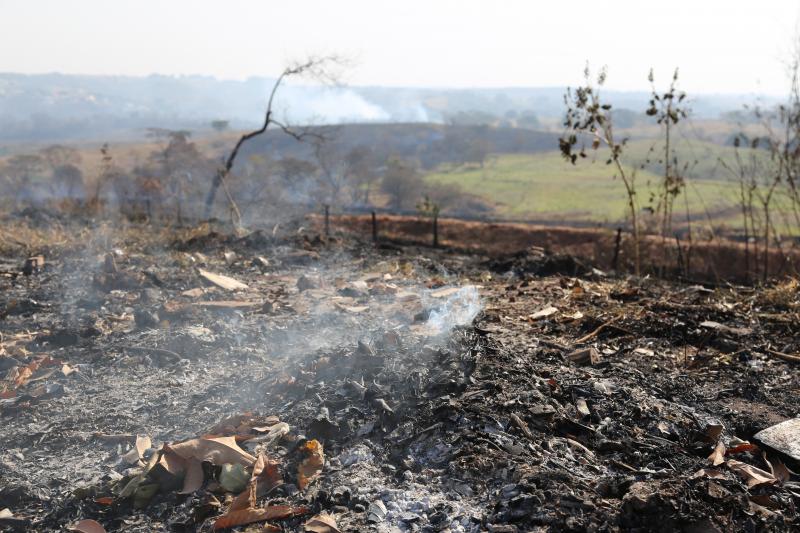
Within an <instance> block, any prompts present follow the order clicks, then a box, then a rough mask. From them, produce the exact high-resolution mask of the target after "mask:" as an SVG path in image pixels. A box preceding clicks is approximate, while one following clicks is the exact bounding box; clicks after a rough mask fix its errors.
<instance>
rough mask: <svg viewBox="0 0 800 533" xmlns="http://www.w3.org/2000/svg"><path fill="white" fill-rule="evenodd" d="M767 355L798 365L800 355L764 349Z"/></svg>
mask: <svg viewBox="0 0 800 533" xmlns="http://www.w3.org/2000/svg"><path fill="white" fill-rule="evenodd" d="M764 350H765V351H766V352H767V353H768V354H770V355H773V356H775V357H777V358H778V359H781V360H782V361H786V362H788V363H800V354H798V355H792V354H788V353H783V352H778V351H776V350H770V349H769V348H765V349H764Z"/></svg>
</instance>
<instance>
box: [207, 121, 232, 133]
mask: <svg viewBox="0 0 800 533" xmlns="http://www.w3.org/2000/svg"><path fill="white" fill-rule="evenodd" d="M229 126H230V122H228V121H227V120H212V121H211V127H212V128H213V129H214V131H216V132H217V133H222V132H223V131H225V130H227V129H228V127H229Z"/></svg>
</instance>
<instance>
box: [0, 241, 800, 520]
mask: <svg viewBox="0 0 800 533" xmlns="http://www.w3.org/2000/svg"><path fill="white" fill-rule="evenodd" d="M147 233H148V230H147V228H146V227H144V228H140V231H139V232H138V233H135V232H134V233H128V234H124V235H120V236H119V237H118V238H117V240H115V241H114V242H113V244H112V245H111V247H110V248H109V249H108V250H97V249H94V250H91V251H87V250H86V249H80V247H60V248H59V247H58V246H55V245H53V246H51V247H48V248H47V250H46V260H47V263H46V266H45V268H44V269H43V271H41V272H38V273H34V274H32V275H30V276H23V275H17V272H18V271H19V265H20V264H21V263H22V261H23V260H24V259H25V255H24V252H23V251H22V250H18V251H14V250H13V249H7V250H6V251H5V252H4V256H3V257H0V261H1V262H2V264H3V270H4V271H5V272H6V273H5V274H4V276H3V277H2V278H0V283H1V284H2V291H0V316H2V319H0V326H1V329H2V332H3V337H4V340H6V341H7V340H8V339H10V338H14V336H15V335H17V336H18V335H19V334H22V333H26V332H30V333H31V336H30V338H28V339H25V341H24V343H22V346H24V348H25V349H27V350H28V351H29V352H30V354H32V355H31V357H32V356H33V354H49V355H51V356H52V357H54V358H57V359H60V360H62V361H64V362H65V363H68V364H69V365H71V366H72V367H73V368H76V369H78V371H77V372H75V373H73V374H71V375H70V376H66V377H65V376H62V375H60V374H58V375H54V376H50V377H48V378H46V379H43V380H39V381H35V382H31V383H28V384H27V385H25V386H23V387H22V388H21V389H20V390H19V391H18V392H19V396H18V397H17V398H15V399H13V400H9V401H3V403H2V404H0V442H2V443H3V444H2V448H1V449H0V509H2V508H5V507H8V508H9V509H11V510H12V512H14V514H15V516H16V517H23V518H25V519H26V520H28V521H29V522H28V525H27V529H28V530H31V531H57V530H62V529H63V528H64V527H66V526H68V525H70V524H71V523H74V522H75V521H76V520H78V519H83V518H93V519H96V520H98V521H100V522H101V523H102V524H103V525H104V526H105V527H106V529H107V530H109V531H114V530H124V531H157V530H165V531H166V530H179V531H195V530H198V531H206V530H209V529H210V525H211V524H212V523H213V518H214V517H213V516H212V517H210V518H207V519H203V517H202V516H200V514H198V512H197V509H198V508H200V507H201V506H202V505H203V503H204V502H207V501H208V496H207V495H205V494H204V491H203V490H202V489H201V490H200V491H198V492H197V493H195V494H191V495H183V496H182V495H178V494H176V492H175V491H162V492H160V493H158V494H156V496H155V497H154V498H153V499H152V500H151V501H150V502H149V504H148V505H147V506H146V507H145V508H143V509H135V508H133V507H132V505H131V504H130V502H127V501H122V502H115V503H113V504H112V505H110V506H109V505H101V504H99V503H96V500H97V499H98V498H99V497H102V496H104V495H110V494H111V493H110V492H109V487H110V486H111V484H112V482H114V481H115V480H118V479H119V478H120V473H121V474H123V475H124V474H125V466H124V465H121V464H120V460H119V457H120V455H121V454H122V453H124V452H125V451H127V449H129V447H130V444H131V441H130V440H128V441H125V440H124V436H125V435H135V434H146V435H149V436H150V437H152V439H153V446H154V447H160V445H161V443H165V442H167V443H168V442H175V441H179V440H183V439H188V438H193V437H197V436H200V435H203V434H204V433H205V432H206V431H207V430H208V428H210V427H212V426H213V425H214V424H216V423H218V422H219V421H220V420H223V419H225V418H227V417H230V416H233V415H237V414H240V413H243V412H246V411H252V412H256V413H259V414H262V415H274V416H277V417H279V418H280V420H281V421H283V422H287V423H288V424H289V425H290V426H291V432H290V433H289V434H288V435H287V436H286V437H285V438H284V439H283V440H282V441H280V442H279V443H277V444H276V445H275V446H274V447H273V448H272V449H270V450H269V452H270V455H271V456H273V457H275V458H277V459H278V460H279V461H281V462H282V463H283V464H284V466H285V470H284V476H285V480H286V483H285V484H284V485H283V486H282V487H280V488H279V490H277V491H274V492H273V493H271V494H270V495H269V496H268V498H266V501H269V502H270V503H290V504H293V505H297V504H307V505H309V506H310V507H311V510H312V512H319V511H327V512H331V513H333V514H334V515H335V516H336V519H337V521H338V524H339V528H340V529H341V530H343V531H367V530H378V531H390V530H392V529H391V528H392V527H396V528H400V530H412V531H413V530H417V531H448V530H453V531H459V530H467V531H486V530H488V531H529V530H537V529H542V530H554V531H561V530H573V531H584V530H597V531H617V530H626V531H627V530H630V531H637V530H638V531H675V530H685V531H717V530H719V531H731V530H741V531H761V530H775V531H789V530H796V528H797V512H796V510H795V506H796V505H797V503H798V502H799V501H800V497H799V496H798V495H800V486H798V484H797V483H796V481H797V477H795V476H793V477H792V479H791V481H790V482H788V483H785V484H783V485H782V486H762V487H756V488H752V489H748V488H747V486H746V484H745V483H744V481H743V480H741V479H740V478H739V477H737V476H736V475H735V474H734V473H732V472H730V471H728V470H726V469H725V467H724V465H723V466H722V467H720V469H719V470H720V471H721V472H723V474H724V475H723V476H721V477H720V478H718V479H709V478H708V477H705V476H697V477H694V476H693V474H695V473H696V472H698V471H699V470H701V469H702V468H707V467H709V466H710V465H709V461H708V459H707V458H708V456H709V454H710V453H711V451H712V449H713V447H714V444H713V442H712V441H710V440H709V439H708V438H707V435H706V428H707V426H708V425H709V424H712V425H713V424H722V425H724V430H723V438H724V439H729V438H732V437H738V438H741V439H751V438H752V436H753V435H754V434H755V433H756V432H757V431H759V430H761V429H763V428H765V427H768V426H770V425H772V424H774V423H777V422H780V421H782V420H785V419H787V418H790V417H793V416H795V415H796V414H797V410H798V407H797V405H798V404H797V392H798V390H800V386H799V385H800V380H798V375H797V368H796V365H795V366H794V367H793V366H792V364H791V363H787V362H783V361H781V360H777V359H775V358H772V357H771V356H769V355H768V354H766V353H765V352H764V351H763V350H762V349H761V347H763V346H765V345H766V344H767V342H770V343H771V345H772V346H775V347H778V349H781V348H783V349H784V350H787V351H791V350H792V349H794V351H797V348H798V343H797V340H796V336H797V329H798V325H797V324H798V321H797V315H796V308H794V309H795V311H794V314H793V313H792V309H790V308H787V307H786V305H787V304H785V302H784V303H781V302H773V301H771V300H769V301H765V299H764V298H763V294H765V291H766V289H765V290H760V289H749V288H737V287H729V288H724V289H719V288H718V289H715V290H709V289H706V288H703V287H698V286H689V285H678V284H674V283H669V282H661V281H657V280H652V279H642V280H636V279H633V278H623V277H614V276H610V275H607V274H603V273H601V272H598V271H596V270H594V271H593V270H592V269H590V268H589V267H586V266H585V265H583V264H581V263H579V262H577V261H574V260H571V259H570V258H565V257H553V256H549V255H547V254H545V253H543V252H541V251H532V252H531V253H529V254H516V255H514V256H509V257H501V258H497V257H495V258H488V257H484V256H480V255H476V254H471V255H465V254H463V253H461V252H456V251H452V250H447V249H431V248H425V247H415V246H410V245H391V244H385V245H384V246H377V247H374V246H372V245H371V244H366V243H364V242H362V241H360V240H359V239H358V238H356V237H353V236H347V235H337V236H336V237H335V238H333V239H330V240H325V239H321V238H319V237H315V238H309V237H307V236H303V235H301V234H298V233H295V232H288V231H286V232H279V234H278V235H272V234H271V233H270V232H261V231H257V232H254V233H252V234H250V235H248V236H246V237H244V238H237V237H233V236H228V235H223V234H219V233H214V232H206V233H201V234H199V236H195V237H192V238H189V239H185V238H184V239H174V240H169V239H160V240H158V241H157V242H156V241H154V240H153V239H149V238H147V237H142V236H146V235H147ZM126 235H127V236H126ZM137 235H138V237H137ZM113 248H119V249H120V250H121V251H122V253H121V254H118V255H117V257H116V260H115V262H116V265H117V269H118V272H117V273H116V274H113V275H109V274H108V273H107V272H106V271H105V270H106V267H105V266H104V262H103V257H102V253H103V252H106V251H112V250H113ZM225 251H233V252H234V253H235V254H236V260H235V261H234V262H232V263H231V264H228V263H226V261H225V259H224V258H223V252H225ZM197 252H200V253H201V254H203V255H204V256H205V257H206V258H207V263H206V264H205V265H203V266H204V268H206V269H208V270H210V271H212V272H217V273H221V274H225V275H229V276H232V277H235V278H236V279H238V280H241V281H243V282H245V283H248V284H249V285H250V287H251V291H250V292H249V293H248V295H249V296H248V297H249V298H251V299H257V300H258V301H259V303H260V302H269V304H268V305H266V306H263V307H256V308H252V309H245V310H242V309H234V310H230V309H228V310H214V309H207V308H202V307H191V306H189V305H188V303H189V301H190V299H189V298H187V297H182V296H181V292H182V291H184V290H186V289H191V288H195V287H200V286H208V284H203V283H202V280H201V279H200V278H199V277H198V275H197V273H196V270H195V267H196V266H197V264H194V263H192V260H196V254H197ZM112 253H113V251H112ZM257 256H263V257H267V258H268V259H269V262H270V263H269V265H268V266H264V265H263V264H255V263H254V262H253V259H254V258H255V257H257ZM200 257H202V256H200ZM187 258H188V259H187ZM407 265H410V267H408V266H407ZM398 266H399V268H398ZM12 267H13V268H12ZM376 271H377V272H379V273H380V272H390V273H391V276H392V278H391V280H390V281H389V283H394V284H396V285H397V286H400V287H401V288H403V287H418V288H431V287H436V286H440V285H456V286H458V285H466V284H474V285H478V286H480V293H481V297H482V300H483V304H484V309H483V311H482V312H481V313H480V314H479V315H478V316H477V318H476V319H475V320H474V322H473V323H472V324H468V325H465V326H459V327H456V328H454V329H453V330H452V331H451V332H450V333H449V334H448V335H446V337H445V338H441V336H440V337H437V338H435V339H431V338H427V337H425V336H424V335H420V334H419V333H418V332H415V331H414V330H413V326H414V324H415V323H419V322H420V320H423V319H424V316H425V312H423V313H417V314H416V316H411V311H407V310H404V309H403V307H404V306H403V305H399V306H395V307H391V305H392V302H393V296H392V295H391V294H384V295H379V296H378V297H377V298H374V295H372V296H370V295H368V294H363V293H359V292H358V290H356V291H353V289H351V288H348V287H347V286H345V285H344V284H343V281H342V280H344V282H347V281H348V280H350V281H352V280H356V279H359V278H361V277H362V276H363V275H364V273H367V272H376ZM301 275H310V276H311V277H310V278H309V279H311V280H316V281H312V286H313V285H314V284H315V283H316V284H318V285H319V287H323V288H327V290H328V292H327V293H324V291H323V293H322V295H321V296H320V295H317V296H316V297H313V296H312V297H307V296H308V293H309V291H304V292H303V293H299V292H298V288H297V279H298V277H299V276H301ZM373 279H374V278H373ZM336 280H338V283H337V281H336ZM378 280H379V281H381V282H383V281H385V280H383V279H382V278H378ZM376 283H378V282H374V281H370V282H369V283H368V287H369V289H368V290H373V289H374V288H375V286H376ZM313 290H314V289H313V288H312V289H311V292H313ZM795 290H796V289H795ZM348 291H349V292H348ZM331 294H334V295H337V294H338V295H345V296H347V297H350V298H353V301H354V302H355V303H356V304H357V303H359V302H378V303H380V302H384V303H387V305H389V309H390V311H382V312H377V311H374V309H373V307H372V306H371V307H370V309H369V310H368V311H365V312H361V313H350V312H348V311H346V310H342V309H341V308H335V307H334V308H326V309H325V310H324V311H323V312H320V311H319V307H318V308H317V312H309V309H308V305H309V302H310V303H311V305H312V306H313V305H317V306H319V305H320V302H322V305H323V306H324V304H325V300H326V298H329V297H330V295H331ZM240 297H241V295H239V296H232V295H230V294H229V293H226V292H225V291H221V290H218V289H213V288H212V289H210V290H209V292H208V293H207V294H206V295H205V296H204V297H203V299H218V300H224V299H237V298H240ZM315 298H316V300H315ZM370 298H372V299H370ZM795 301H796V295H795ZM175 302H178V303H179V304H180V303H183V305H176V304H175ZM551 305H552V306H554V307H556V308H558V313H556V314H553V315H550V316H546V317H543V318H538V319H532V318H531V315H532V314H534V313H535V312H536V311H538V310H540V309H542V308H545V307H547V306H551ZM376 307H380V306H379V305H376ZM404 313H405V314H404ZM132 315H135V318H134V317H133V316H132ZM611 319H614V320H613V321H611ZM707 320H713V321H716V322H719V323H722V324H725V325H727V326H730V327H732V328H745V327H746V328H750V329H749V330H747V331H738V332H735V333H732V332H731V331H721V330H708V329H707V328H703V327H701V326H700V323H702V322H703V321H707ZM609 321H611V323H609V324H608V325H607V326H606V327H602V328H600V329H599V330H598V326H601V325H602V324H606V323H608V322H609ZM398 324H399V325H398ZM593 332H594V333H595V334H594V335H593V336H592V335H589V334H591V333H593ZM587 335H589V338H586V339H585V340H584V342H582V343H578V342H576V341H578V340H579V339H581V338H582V337H584V338H585V337H587ZM18 338H19V337H18ZM585 346H594V347H595V348H596V349H597V350H598V353H600V355H601V359H600V361H599V363H598V364H595V365H587V366H578V365H576V364H575V363H573V362H570V361H569V359H568V358H567V357H566V356H567V354H568V353H569V352H571V351H572V350H573V349H575V348H580V347H585ZM154 348H155V349H161V351H159V350H153V349H154ZM172 354H177V355H178V356H179V357H178V358H174V357H173V356H172ZM17 357H18V358H19V357H22V356H19V355H18V356H17ZM0 361H3V358H2V357H0ZM18 362H19V363H20V364H24V363H26V362H27V360H25V359H24V358H23V360H22V361H18ZM4 366H5V367H8V366H9V364H8V359H7V358H6V360H5V361H4ZM4 372H5V370H4ZM43 384H46V385H47V387H48V388H47V389H45V390H44V393H43V392H42V388H41V386H42V385H43ZM362 385H363V386H362ZM31 391H36V394H32V392H31ZM584 402H585V403H584ZM579 405H580V406H581V407H583V409H579V407H578V406H579ZM587 410H588V413H587ZM582 411H583V412H582ZM117 435H121V436H123V437H121V440H115V438H114V436H117ZM306 438H308V439H311V438H316V439H318V440H319V441H320V442H322V443H323V445H324V451H325V456H326V465H325V468H324V470H323V473H322V475H321V477H320V478H319V479H317V480H316V481H314V482H313V483H312V484H311V486H310V487H309V488H308V489H307V490H305V491H302V492H298V491H297V489H296V487H295V486H294V485H293V479H294V471H293V470H291V466H292V465H293V464H296V459H295V458H294V456H293V454H294V453H295V449H296V448H297V446H298V444H299V443H302V442H303V441H304V439H306ZM149 453H152V450H151V451H150V452H149ZM737 458H739V459H741V460H742V461H744V462H746V463H749V464H752V465H754V466H758V467H759V468H763V469H767V470H768V467H767V466H765V463H764V461H763V459H762V458H761V455H760V452H753V453H752V454H751V453H744V454H741V455H738V456H737ZM783 459H784V460H785V461H786V464H787V465H788V466H789V468H790V469H792V470H794V471H798V470H797V469H796V468H797V466H798V465H796V464H793V463H792V462H791V461H789V460H788V459H787V458H785V457H784V458H783ZM293 461H294V463H293ZM760 495H767V496H768V497H769V498H770V499H769V502H768V503H769V508H768V507H765V506H764V505H763V504H764V503H765V500H764V499H758V501H759V502H760V503H761V504H762V505H757V504H755V503H754V502H753V501H752V498H754V497H757V496H760ZM378 500H380V501H382V502H383V503H384V504H385V506H386V508H387V513H388V514H387V516H386V517H384V518H383V520H382V521H380V518H381V517H378V521H376V517H375V516H374V514H370V513H369V512H368V510H369V509H370V505H371V504H373V503H374V502H376V501H378ZM220 501H223V508H224V499H223V497H222V496H220ZM221 512H222V511H221V510H218V511H215V514H216V515H218V514H220V513H221ZM379 514H380V513H379ZM304 520H305V518H296V519H291V520H288V521H283V522H279V524H282V526H283V527H284V528H285V530H286V531H302V522H303V521H304ZM2 527H3V526H0V529H2Z"/></svg>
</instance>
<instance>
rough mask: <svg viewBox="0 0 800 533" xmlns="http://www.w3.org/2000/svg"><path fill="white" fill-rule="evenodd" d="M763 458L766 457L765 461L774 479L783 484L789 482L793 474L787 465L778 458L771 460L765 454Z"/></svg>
mask: <svg viewBox="0 0 800 533" xmlns="http://www.w3.org/2000/svg"><path fill="white" fill-rule="evenodd" d="M762 457H764V461H765V462H766V463H767V464H768V465H769V471H770V472H771V473H772V477H774V478H775V479H777V480H778V481H780V482H781V484H783V483H786V482H787V481H789V476H791V475H792V474H791V472H790V471H789V469H788V468H787V467H786V465H785V464H783V461H781V460H780V459H778V458H777V457H774V458H772V459H769V458H767V454H765V453H763V454H762Z"/></svg>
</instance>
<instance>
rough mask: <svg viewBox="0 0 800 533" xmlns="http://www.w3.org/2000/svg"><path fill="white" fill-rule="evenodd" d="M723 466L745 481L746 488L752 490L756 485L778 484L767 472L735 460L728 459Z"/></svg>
mask: <svg viewBox="0 0 800 533" xmlns="http://www.w3.org/2000/svg"><path fill="white" fill-rule="evenodd" d="M725 464H727V465H728V468H730V469H731V470H733V471H734V472H736V473H737V474H739V476H740V477H742V479H744V480H745V482H746V483H747V488H750V489H752V488H753V487H756V486H758V485H772V484H774V483H777V482H778V480H777V479H775V478H774V477H773V476H772V474H770V473H769V472H766V471H764V470H761V469H760V468H756V467H755V466H752V465H749V464H747V463H743V462H741V461H737V460H735V459H728V460H727V461H726V463H725Z"/></svg>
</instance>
